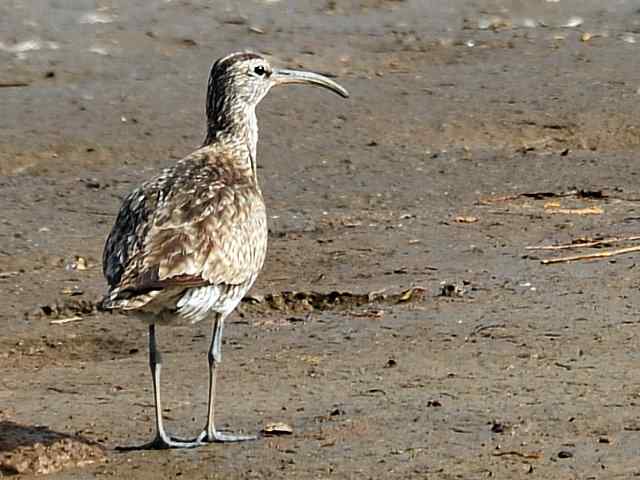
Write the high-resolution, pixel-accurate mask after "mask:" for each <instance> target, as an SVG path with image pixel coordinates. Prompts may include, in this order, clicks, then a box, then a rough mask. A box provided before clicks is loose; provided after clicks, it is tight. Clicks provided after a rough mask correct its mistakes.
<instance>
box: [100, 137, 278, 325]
mask: <svg viewBox="0 0 640 480" xmlns="http://www.w3.org/2000/svg"><path fill="white" fill-rule="evenodd" d="M243 153H244V152H242V151H241V150H240V149H236V150H233V151H231V152H230V151H229V150H227V149H225V148H220V145H219V144H214V145H208V146H205V147H203V148H201V149H200V150H198V151H196V152H194V153H193V154H191V155H189V156H188V157H186V158H184V159H182V160H180V161H179V162H178V163H177V165H176V166H175V167H173V168H170V169H167V170H165V171H164V172H163V173H162V174H161V175H160V176H158V177H157V178H155V179H153V180H151V181H149V182H146V183H145V184H143V185H142V186H141V187H139V188H138V189H136V190H134V191H133V192H132V193H131V194H130V195H129V196H128V197H127V199H126V200H125V202H124V204H123V206H122V208H121V210H120V213H119V214H118V218H117V220H116V223H115V225H114V227H113V230H112V231H111V234H110V235H109V238H108V239H107V243H106V246H105V250H104V259H103V265H104V274H105V277H106V278H107V281H108V282H109V285H110V286H111V290H110V292H109V295H108V296H107V298H106V299H105V300H104V302H103V306H104V307H105V308H109V309H121V310H124V311H132V310H134V311H140V312H141V313H147V312H148V313H152V314H158V315H160V316H161V319H167V318H169V317H171V316H173V315H174V314H176V313H179V312H177V310H176V304H177V301H178V297H179V296H180V295H181V294H182V293H183V292H184V291H185V290H186V289H189V288H194V287H201V286H206V285H220V286H223V287H225V288H226V287H229V288H230V289H231V288H232V287H233V286H238V287H240V289H241V290H247V289H248V288H249V287H250V286H251V283H253V280H254V279H255V276H256V274H257V272H259V271H260V269H261V268H262V264H263V263H264V257H265V253H266V247H267V222H266V213H265V206H264V202H263V200H262V193H261V191H260V187H259V186H258V184H257V181H256V177H255V175H254V173H253V171H252V169H251V168H249V162H248V161H247V159H246V158H245V157H246V156H247V155H248V152H247V153H244V155H243ZM243 287H246V288H243ZM223 301H224V300H223V299H221V302H223ZM207 313H208V312H202V315H200V316H198V318H195V319H192V320H201V319H202V318H204V317H205V316H206V315H207ZM225 313H228V312H225Z"/></svg>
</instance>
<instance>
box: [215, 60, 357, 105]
mask: <svg viewBox="0 0 640 480" xmlns="http://www.w3.org/2000/svg"><path fill="white" fill-rule="evenodd" d="M290 83H300V84H307V85H315V86H318V87H323V88H327V89H329V90H331V91H332V92H334V93H337V94H338V95H340V96H342V97H345V98H346V97H348V96H349V93H348V92H347V90H345V89H344V88H343V87H341V86H340V85H338V84H337V83H336V82H334V81H332V80H330V79H329V78H327V77H324V76H322V75H318V74H317V73H312V72H305V71H300V70H288V69H280V68H273V67H272V66H271V64H270V63H269V62H268V61H267V60H266V59H265V58H264V57H262V56H261V55H258V54H256V53H251V52H239V53H232V54H230V55H227V56H226V57H223V58H221V59H219V60H217V61H216V62H215V63H214V64H213V66H212V67H211V73H210V75H209V86H208V95H207V97H208V102H207V115H208V116H209V117H210V118H211V116H215V114H216V112H220V111H222V109H223V107H226V108H234V106H235V107H237V108H255V106H256V105H258V103H259V102H260V100H262V99H263V98H264V96H265V95H266V94H267V92H269V90H270V89H271V87H274V86H276V85H284V84H290ZM223 103H224V104H226V105H223Z"/></svg>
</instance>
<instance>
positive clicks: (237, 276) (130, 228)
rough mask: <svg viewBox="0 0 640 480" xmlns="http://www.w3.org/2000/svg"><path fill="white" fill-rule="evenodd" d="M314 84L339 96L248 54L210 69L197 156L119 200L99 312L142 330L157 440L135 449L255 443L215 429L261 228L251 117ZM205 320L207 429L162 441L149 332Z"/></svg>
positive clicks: (315, 78) (258, 260) (258, 265)
mask: <svg viewBox="0 0 640 480" xmlns="http://www.w3.org/2000/svg"><path fill="white" fill-rule="evenodd" d="M288 83H305V84H310V85H316V86H320V87H324V88H328V89H329V90H331V91H333V92H335V93H337V94H338V95H341V96H342V97H347V96H348V93H347V91H346V90H345V89H344V88H342V87H341V86H340V85H338V84H337V83H335V82H333V81H332V80H330V79H328V78H326V77H323V76H322V75H318V74H315V73H310V72H304V71H297V70H285V69H276V68H272V67H271V65H270V64H269V62H267V60H266V59H265V58H263V57H262V56H260V55H258V54H255V53H247V52H243V53H232V54H231V55H227V56H226V57H223V58H221V59H219V60H218V61H216V62H215V63H214V64H213V66H212V67H211V72H210V74H209V83H208V89H207V104H206V114H207V135H206V138H205V141H204V144H203V146H202V147H200V148H199V149H198V150H196V151H195V152H193V153H191V154H190V155H188V156H187V157H185V158H183V159H182V160H180V161H178V162H177V163H176V164H175V165H174V166H173V167H171V168H168V169H166V170H164V171H162V173H161V174H160V175H159V176H157V177H156V178H154V179H152V180H150V181H148V182H146V183H143V184H142V185H141V186H140V187H138V188H137V189H135V190H134V191H133V192H131V193H130V194H129V196H127V198H126V199H125V200H124V202H123V204H122V206H121V208H120V212H119V213H118V217H117V219H116V222H115V225H114V226H113V229H112V230H111V233H110V234H109V237H108V238H107V242H106V245H105V248H104V253H103V272H104V275H105V277H106V279H107V282H108V284H109V292H108V293H107V295H106V297H105V298H104V299H103V300H102V304H101V307H102V309H104V310H115V311H119V312H122V313H129V314H133V315H135V316H137V317H138V318H141V319H143V320H145V321H146V322H148V324H149V364H150V367H151V374H152V380H153V394H154V400H155V414H156V437H155V439H154V440H153V441H151V442H150V443H147V444H145V445H143V446H142V447H137V448H180V447H196V446H199V445H202V444H204V443H206V442H236V441H242V440H251V439H255V438H256V437H255V436H242V435H234V434H231V433H225V432H222V431H220V430H217V429H216V428H215V424H214V400H215V394H216V367H217V366H218V365H219V363H220V361H221V358H222V357H221V339H222V329H223V325H224V321H225V318H226V317H227V316H228V315H229V314H230V313H231V312H232V311H233V310H234V309H235V308H236V306H237V305H238V303H239V302H240V300H241V299H242V297H243V296H244V295H245V294H246V293H247V291H248V290H249V288H250V287H251V285H252V284H253V282H254V281H255V279H256V277H257V276H258V273H259V272H260V270H261V269H262V265H263V262H264V258H265V254H266V247H267V219H266V213H265V205H264V201H263V199H262V192H261V190H260V186H259V185H258V179H257V172H256V144H257V141H258V124H257V120H256V113H255V109H256V106H257V105H258V103H259V102H260V101H261V100H262V99H263V98H264V96H265V95H266V94H267V92H268V91H269V90H270V89H271V87H273V86H275V85H282V84H288ZM205 318H212V324H213V328H212V338H211V344H210V347H209V351H208V361H209V399H208V414H207V423H206V426H205V428H204V430H203V431H202V433H200V435H198V436H197V437H196V438H194V439H193V440H181V439H177V438H174V437H171V436H169V435H167V433H166V431H165V429H164V426H163V421H162V407H161V405H162V404H161V401H160V370H161V366H162V357H161V354H160V351H159V350H158V348H157V345H156V335H155V329H156V324H164V323H166V324H172V323H173V324H176V323H179V322H181V321H182V322H197V321H200V320H203V319H205Z"/></svg>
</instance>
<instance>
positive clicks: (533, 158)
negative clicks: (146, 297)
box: [0, 0, 640, 479]
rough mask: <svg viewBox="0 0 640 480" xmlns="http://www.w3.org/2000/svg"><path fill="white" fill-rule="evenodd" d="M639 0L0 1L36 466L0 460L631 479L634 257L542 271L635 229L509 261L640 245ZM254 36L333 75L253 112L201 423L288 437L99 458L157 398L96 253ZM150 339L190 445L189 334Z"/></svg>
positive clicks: (9, 230)
mask: <svg viewBox="0 0 640 480" xmlns="http://www.w3.org/2000/svg"><path fill="white" fill-rule="evenodd" d="M45 4H46V6H45ZM603 5H604V6H603ZM96 8H97V10H96ZM638 8H639V5H638V4H637V2H634V1H631V0H628V1H622V0H612V1H608V2H602V1H595V0H559V1H551V0H547V1H543V0H537V1H529V2H524V1H515V0H514V1H511V2H509V1H501V0H494V1H490V0H475V1H466V0H465V1H457V2H443V1H440V0H414V1H410V0H405V1H401V0H395V1H391V0H352V1H348V0H344V1H342V0H333V1H316V0H313V1H312V0H307V1H284V0H283V1H259V0H239V1H228V2H227V1H221V2H210V1H207V0H199V1H191V0H164V1H154V2H149V1H143V0H126V1H125V0H120V1H116V0H113V1H110V0H104V1H99V2H94V1H88V0H84V1H73V2H72V1H70V0H68V1H67V0H59V1H57V2H53V1H52V2H30V1H25V0H10V1H4V2H2V3H1V4H0V61H1V62H2V65H3V68H2V70H1V71H0V103H1V105H2V107H1V111H2V115H0V175H2V176H1V177H0V205H1V206H2V209H1V210H2V213H1V214H0V302H1V305H0V325H1V326H2V329H1V331H0V373H1V375H0V445H1V446H2V448H1V449H0V450H1V451H0V455H1V457H2V459H5V460H6V459H7V458H9V457H10V456H11V455H14V457H13V458H15V455H17V454H20V455H23V456H24V455H26V456H28V455H29V454H32V455H34V458H32V459H28V458H23V459H22V463H20V465H23V466H25V465H26V467H25V468H24V469H23V470H17V469H16V468H13V467H12V466H11V465H9V464H6V463H0V464H2V465H3V467H2V469H3V470H2V472H3V473H0V476H2V475H3V474H4V475H10V474H12V473H15V472H16V471H23V472H26V473H22V474H21V475H23V477H24V478H29V475H30V474H29V473H28V472H30V471H31V472H33V471H36V470H37V468H36V466H37V462H36V463H33V461H35V460H37V459H38V457H39V456H40V457H43V456H46V455H49V453H50V452H54V453H55V451H56V449H59V450H62V452H63V454H64V455H67V457H68V458H69V461H68V462H67V463H68V464H67V465H58V464H55V465H57V466H60V468H61V470H59V471H58V473H52V474H50V475H48V478H52V479H53V478H55V479H70V478H118V479H124V478H139V479H157V478H194V479H197V478H202V479H205V478H206V479H218V478H219V479H223V478H224V479H253V478H291V479H300V478H349V479H360V478H362V479H368V478H402V479H405V478H429V479H453V478H461V479H476V478H505V479H517V478H544V479H551V478H552V479H573V478H580V479H587V478H590V479H613V478H620V479H629V478H633V477H635V476H638V475H640V460H639V458H640V369H638V368H637V365H638V362H639V361H640V358H639V357H640V353H639V352H640V348H639V347H640V345H639V343H640V323H638V306H639V305H640V295H639V294H638V286H639V284H640V279H639V276H638V272H637V270H638V267H637V266H636V259H637V256H636V255H634V254H633V253H628V254H626V255H620V256H615V257H609V258H607V259H604V260H600V261H577V262H572V263H558V264H550V265H543V264H542V263H541V262H540V260H541V259H544V258H551V257H557V256H562V255H570V254H577V253H592V252H594V251H596V252H602V251H607V250H610V249H612V248H617V247H624V246H629V245H637V243H634V242H631V241H628V242H620V243H609V244H604V245H600V247H601V248H600V249H597V250H596V249H593V248H591V249H590V248H583V249H567V250H556V251H553V250H552V251H545V250H528V249H526V247H527V246H532V245H539V244H546V245H551V244H561V243H571V242H572V241H575V239H579V238H583V239H597V238H603V237H612V236H617V237H625V236H630V235H637V234H640V225H638V222H639V220H640V203H638V202H640V187H639V186H638V181H637V178H636V176H637V173H638V171H639V170H640V169H639V168H638V159H637V155H638V146H639V145H640V128H638V125H639V124H640V108H639V107H638V104H639V102H638V100H639V99H640V96H639V93H640V81H639V80H638V55H639V50H638V49H640V11H639V10H638ZM244 48H252V49H255V50H258V51H260V52H263V53H265V54H267V55H269V56H270V58H271V59H272V60H273V62H274V63H277V64H279V65H282V66H289V67H303V68H306V69H310V70H315V71H318V72H321V73H332V74H335V75H336V77H337V81H339V82H340V83H342V84H343V85H344V86H346V87H347V88H348V89H349V90H350V91H351V93H352V97H351V98H350V99H349V100H348V101H342V100H341V99H340V98H338V97H334V96H331V95H330V94H328V93H327V92H325V91H321V90H317V89H308V88H302V87H295V88H294V87H291V88H281V89H277V90H274V91H273V92H272V93H271V94H270V95H269V96H268V98H267V99H266V100H265V101H264V102H263V104H262V105H261V106H260V108H259V112H258V117H259V122H260V128H261V131H260V133H261V137H260V142H259V148H258V150H259V154H258V157H259V163H260V172H259V174H260V178H261V183H262V186H263V191H264V194H265V197H266V201H267V204H268V208H269V215H270V242H271V243H270V250H269V254H268V259H267V263H266V266H265V269H264V271H263V273H262V275H261V276H260V277H259V280H258V282H257V284H256V286H255V287H254V289H253V290H252V292H251V298H249V299H247V301H246V302H245V303H244V304H243V305H242V307H241V308H240V311H239V312H237V313H236V314H234V315H233V317H232V318H230V320H229V326H228V328H227V329H226V331H225V340H224V346H223V355H224V360H223V365H222V371H221V374H220V377H219V378H220V381H219V395H218V402H217V408H218V415H219V416H218V420H219V422H220V426H222V427H223V428H228V429H231V430H242V431H245V432H253V431H259V430H261V429H262V428H264V426H265V425H267V424H268V423H271V422H284V423H285V424H287V425H289V426H290V427H291V428H292V430H293V432H292V433H291V434H289V435H283V436H271V437H264V438H262V439H260V440H258V441H256V442H253V443H246V444H241V445H212V446H208V447H204V448H199V449H195V450H188V451H175V450H174V451H160V452H128V453H118V452H117V451H116V450H115V448H116V447H117V446H128V445H136V444H139V443H142V442H144V441H146V440H149V439H150V436H151V435H152V430H153V410H152V395H151V382H150V376H149V373H148V366H147V353H146V329H145V326H144V325H142V324H140V323H138V322H136V321H134V320H128V319H126V318H124V317H120V316H117V315H104V314H98V313H96V312H95V311H94V308H93V306H94V303H93V302H94V301H95V300H96V299H97V298H99V297H100V295H101V294H102V293H103V292H104V290H105V283H104V281H103V279H102V275H101V269H100V258H101V251H102V246H103V242H104V239H105V236H106V235H107V233H108V231H109V229H110V227H111V225H112V222H113V220H114V215H115V214H116V212H117V209H118V207H119V204H120V201H121V199H122V197H123V196H124V195H126V194H127V192H128V191H130V190H131V189H132V188H133V187H134V186H135V185H136V184H138V183H139V182H141V181H142V180H143V179H146V178H149V177H150V176H152V175H153V174H154V173H155V172H157V171H158V170H159V169H160V168H162V167H164V166H167V165H170V164H171V163H172V162H175V161H176V159H178V158H180V157H182V156H183V155H185V154H187V153H189V152H190V151H191V150H192V149H194V148H195V147H197V146H198V145H199V142H200V141H201V140H202V138H203V133H204V131H203V103H204V95H205V85H206V77H207V73H208V67H209V65H210V63H211V62H212V61H213V60H215V59H216V58H218V57H220V56H221V55H224V54H226V53H229V52H230V51H235V50H239V49H244ZM287 292H295V293H287ZM332 292H334V293H332ZM335 292H337V293H335ZM159 334H160V338H159V342H160V347H161V348H162V350H163V351H164V352H165V353H166V354H165V367H164V369H163V397H164V400H165V405H166V407H167V408H166V410H165V415H166V418H167V422H168V427H169V429H170V430H171V431H172V432H175V433H177V434H181V435H185V436H188V435H193V434H195V433H197V432H199V431H200V428H201V426H202V424H203V422H204V416H205V408H206V394H207V383H206V378H207V374H206V365H207V363H206V355H205V351H206V348H207V343H208V336H209V325H206V324H204V323H202V324H197V325H195V326H194V327H179V328H173V329H172V328H168V327H166V328H161V329H160V332H159ZM43 431H44V432H46V435H39V434H38V432H40V433H42V432H43ZM34 432H35V433H34ZM56 442H58V443H56ZM60 442H61V443H60ZM97 445H99V446H101V447H103V448H104V449H105V452H106V454H105V455H106V458H104V459H101V458H100V455H101V453H96V452H101V451H102V449H101V448H100V449H99V448H98V447H97ZM74 449H75V450H74ZM95 449H97V450H95ZM87 451H88V452H89V454H87V455H85V454H86V452H87ZM48 452H49V453H48ZM94 454H95V455H94ZM83 455H85V456H83ZM91 455H94V456H93V457H92V456H91ZM67 457H64V458H67ZM45 460H46V459H45ZM47 461H49V460H47ZM51 461H52V462H55V459H53V460H51ZM30 462H31V463H30ZM7 465H8V466H7ZM30 465H31V466H32V467H29V466H30ZM34 465H35V466H34ZM63 466H67V467H68V468H62V467H63ZM55 469H56V470H58V468H57V467H56V468H55Z"/></svg>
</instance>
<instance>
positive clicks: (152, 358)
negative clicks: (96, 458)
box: [119, 323, 202, 450]
mask: <svg viewBox="0 0 640 480" xmlns="http://www.w3.org/2000/svg"><path fill="white" fill-rule="evenodd" d="M149 366H150V367H151V377H152V380H153V398H154V400H155V405H156V438H154V439H153V440H152V441H151V442H149V443H146V444H144V445H141V446H136V447H123V448H119V450H147V449H162V448H193V447H197V446H199V445H202V442H199V441H197V440H196V441H184V440H177V439H175V438H171V437H169V436H168V435H167V433H166V432H165V430H164V424H163V422H162V403H161V401H160V371H161V370H162V354H161V353H160V352H159V351H158V347H157V345H156V326H155V325H154V324H153V323H152V324H151V325H149Z"/></svg>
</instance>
